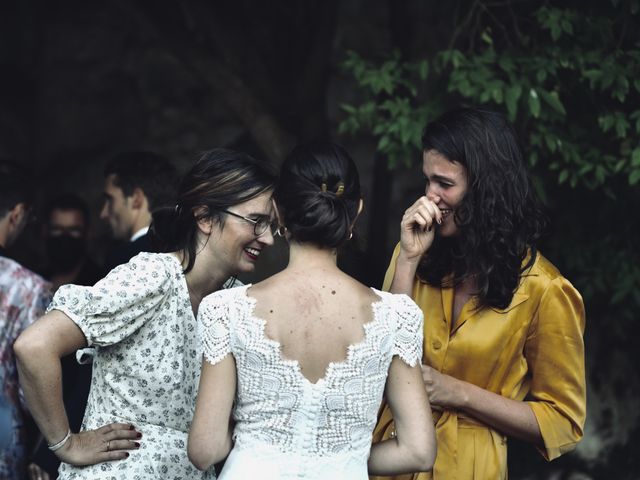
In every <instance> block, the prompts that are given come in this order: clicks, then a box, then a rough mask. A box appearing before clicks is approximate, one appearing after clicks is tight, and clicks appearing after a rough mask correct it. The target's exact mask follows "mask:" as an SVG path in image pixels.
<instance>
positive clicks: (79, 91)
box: [0, 0, 640, 479]
mask: <svg viewBox="0 0 640 480" xmlns="http://www.w3.org/2000/svg"><path fill="white" fill-rule="evenodd" d="M639 32H640V0H590V1H581V2H579V1H534V0H511V1H508V0H485V1H478V0H450V1H448V2H426V1H421V0H405V1H401V2H399V1H394V0H388V1H385V0H368V1H367V0H343V1H341V2H338V1H337V0H324V1H320V0H308V1H305V2H299V1H295V0H274V1H271V2H258V1H251V0H236V1H234V2H209V1H206V0H183V1H180V2H157V1H155V2H154V1H151V0H135V1H127V0H108V1H105V2H100V3H91V2H81V1H79V0H68V1H66V2H63V3H54V2H45V1H44V0H24V1H22V2H14V3H10V2H3V3H2V4H0V65H1V66H2V72H3V75H2V76H0V155H2V156H10V157H14V158H18V159H20V160H21V161H23V162H24V163H26V164H27V165H29V166H30V167H31V168H32V169H33V170H34V171H35V172H37V174H38V178H40V180H41V183H40V186H41V197H42V199H43V200H44V201H46V198H47V197H48V196H49V195H51V194H53V193H55V192H59V191H62V190H66V191H69V190H71V191H77V192H78V193H80V194H81V195H82V196H83V197H85V198H86V199H87V200H88V201H89V202H90V204H91V206H92V209H93V211H94V212H95V216H97V212H98V209H99V206H100V203H101V184H102V168H103V165H104V163H105V161H106V160H107V159H108V158H109V157H110V156H111V155H113V154H114V153H115V152H118V151H122V150H126V149H139V148H148V149H153V150H157V151H160V152H162V153H165V154H167V155H168V156H170V157H171V158H172V159H173V160H174V161H175V163H176V164H177V165H178V166H179V168H180V169H181V170H182V171H184V170H186V169H187V168H188V166H189V165H190V164H191V163H192V162H193V159H194V158H195V157H196V155H197V153H198V152H200V151H202V150H205V149H208V148H211V147H213V146H227V147H231V148H239V149H243V150H245V151H248V152H250V153H252V154H254V155H257V156H261V157H263V158H266V159H268V160H269V161H272V162H274V163H279V162H280V161H281V159H282V157H283V155H284V154H285V153H286V152H287V151H288V149H289V148H290V147H291V146H292V145H294V144H295V143H297V142H300V141H305V140H308V139H312V138H332V139H334V140H337V141H339V142H341V143H343V144H344V145H345V146H346V147H347V148H348V149H349V150H350V151H351V153H352V155H353V156H354V159H355V160H356V162H357V163H358V165H359V168H360V171H361V176H362V183H363V185H365V190H366V205H367V206H366V209H365V213H364V215H363V218H362V220H361V222H360V226H359V233H360V238H359V240H358V241H357V242H354V244H352V245H351V246H350V248H349V249H348V250H347V251H345V252H344V254H343V255H342V257H341V263H342V265H343V266H344V267H345V268H346V269H347V270H348V271H349V272H351V273H353V274H354V275H356V276H357V277H358V278H360V279H361V280H362V281H363V282H365V283H367V284H370V285H374V286H378V285H380V283H381V279H382V275H383V273H384V270H385V268H386V266H387V263H388V259H389V257H390V251H391V249H392V248H393V245H394V244H395V242H396V241H397V238H398V232H397V223H398V221H399V219H400V217H401V214H402V212H403V210H404V209H405V208H406V207H407V206H408V205H409V204H410V203H412V201H413V199H414V198H415V197H416V196H418V195H420V193H421V191H422V189H423V185H422V181H421V176H420V175H417V174H416V172H417V171H418V168H419V167H418V165H419V163H420V134H421V130H422V128H423V126H424V124H425V122H426V121H428V120H429V119H432V118H434V117H435V116H436V115H438V114H439V113H441V112H443V111H445V110H446V109H449V108H451V107H454V106H458V105H460V104H469V105H471V104H473V105H483V106H486V107H488V108H492V109H496V110H499V111H503V112H504V113H505V114H507V115H508V116H509V118H510V119H511V120H512V121H513V123H514V124H515V126H516V128H517V130H518V132H519V135H520V139H521V141H522V143H523V147H524V150H525V152H526V155H527V158H528V161H529V164H530V167H531V172H532V174H533V176H534V180H535V185H536V188H537V190H538V192H539V194H540V196H541V197H542V199H543V200H544V202H545V204H546V206H547V208H548V212H549V216H550V218H551V229H550V231H549V235H548V236H547V238H546V240H545V241H544V244H543V245H542V250H543V252H544V254H545V255H546V256H547V257H549V258H550V259H551V260H552V261H553V262H554V263H555V264H556V265H557V266H558V267H559V268H560V270H561V271H562V272H563V273H564V274H565V275H566V276H567V277H568V278H569V279H571V281H572V282H573V283H574V284H575V285H576V286H577V287H578V289H579V290H580V291H581V292H582V293H583V296H584V298H585V302H586V305H587V317H588V318H587V334H586V342H587V355H588V357H587V361H588V380H589V404H588V422H587V427H586V435H585V439H584V441H583V442H582V443H581V444H580V445H579V447H578V449H577V451H576V452H575V453H573V454H570V455H566V456H564V457H562V458H561V459H559V460H558V461H554V462H552V463H550V464H547V463H545V462H544V461H543V460H542V459H541V458H540V457H539V456H537V454H536V453H535V452H534V450H533V449H532V448H531V447H530V446H526V445H521V444H519V443H518V442H512V444H511V447H510V452H509V455H510V477H511V478H515V479H538V478H540V479H542V478H594V479H596V478H621V479H624V478H637V477H638V475H639V474H638V473H637V472H640V465H639V464H640V459H639V457H638V455H637V453H636V452H637V448H635V449H634V445H633V439H634V438H635V436H634V435H635V434H637V433H640V414H639V413H638V411H639V410H638V397H639V395H638V394H639V393H640V380H639V378H638V375H637V373H636V371H635V370H634V367H635V366H636V365H638V364H640V363H639V362H638V360H639V358H638V357H639V356H640V355H639V353H638V352H639V349H638V348H637V347H636V345H635V343H636V341H635V340H636V338H638V330H639V328H638V326H637V325H638V322H637V312H638V311H640V289H639V288H638V287H639V286H640V261H639V260H640V258H638V257H639V256H640V255H639V254H638V251H637V245H638V244H639V243H640V242H639V240H640V238H639V237H640V233H639V232H640V229H639V228H638V227H639V225H638V223H639V216H638V214H637V212H636V209H637V208H638V205H640V202H638V196H639V195H638V184H639V182H640V102H639V99H640V33H639ZM94 220H96V222H95V228H94V242H93V251H94V254H95V255H96V256H97V257H100V256H101V254H102V252H103V250H104V247H105V245H106V244H107V243H108V235H107V233H106V230H105V229H104V228H103V227H102V226H101V225H99V223H98V222H97V218H95V219H94ZM281 247H282V245H280V248H276V249H274V250H273V251H272V252H271V253H269V254H268V255H267V258H266V259H265V260H266V261H265V262H263V265H262V266H261V268H260V270H259V271H258V272H257V274H256V275H255V276H254V277H253V278H248V280H256V279H259V278H261V277H263V276H265V275H267V274H269V273H271V272H273V271H274V270H276V269H278V268H280V267H281V266H282V265H283V263H284V261H285V258H286V252H284V250H283V249H282V248H281ZM15 254H16V255H17V256H18V257H19V258H20V259H21V260H22V261H23V262H25V263H27V264H28V265H30V266H31V267H32V268H34V269H36V270H37V269H39V268H41V267H42V266H43V263H44V261H45V260H44V259H43V256H42V248H41V244H40V237H39V231H38V230H37V228H34V229H32V230H31V232H30V235H28V236H27V237H26V238H25V241H24V242H21V244H20V245H19V246H18V247H17V248H16V250H15Z"/></svg>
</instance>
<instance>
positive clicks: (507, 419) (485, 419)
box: [458, 381, 543, 445]
mask: <svg viewBox="0 0 640 480" xmlns="http://www.w3.org/2000/svg"><path fill="white" fill-rule="evenodd" d="M460 385H461V387H462V388H461V396H460V397H461V398H460V405H458V408H459V409H460V410H463V411H464V412H466V413H468V414H469V415H471V416H472V417H474V418H476V419H478V420H479V421H481V422H482V423H485V424H487V425H489V426H490V427H492V428H494V429H495V430H498V431H500V432H502V433H504V434H505V435H507V436H512V437H515V438H517V439H520V440H524V441H526V442H529V443H533V444H535V445H542V444H543V439H542V433H541V432H540V427H539V425H538V421H537V420H536V417H535V415H534V414H533V410H532V409H531V407H530V406H529V405H528V404H527V403H526V402H523V401H519V400H512V399H509V398H506V397H503V396H502V395H498V394H496V393H493V392H490V391H488V390H485V389H483V388H480V387H478V386H476V385H473V384H471V383H468V382H462V381H461V382H460Z"/></svg>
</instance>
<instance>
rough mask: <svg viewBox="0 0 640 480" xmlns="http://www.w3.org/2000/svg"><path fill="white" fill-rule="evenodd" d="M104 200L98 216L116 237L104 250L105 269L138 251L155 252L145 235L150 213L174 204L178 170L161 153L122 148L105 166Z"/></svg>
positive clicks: (118, 263)
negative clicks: (126, 150) (128, 150)
mask: <svg viewBox="0 0 640 480" xmlns="http://www.w3.org/2000/svg"><path fill="white" fill-rule="evenodd" d="M104 175H105V181H104V204H103V206H102V210H101V211H100V218H101V219H103V220H106V221H107V222H108V223H109V227H110V229H111V234H112V236H113V238H114V239H115V240H116V241H118V242H119V243H117V244H116V245H115V246H114V247H113V248H112V249H111V250H110V251H109V253H108V254H107V258H106V261H105V268H106V270H107V271H109V270H111V269H112V268H114V267H116V266H118V265H120V264H122V263H126V262H128V261H129V260H130V259H131V258H132V257H134V256H135V255H137V254H138V253H140V252H155V251H156V250H157V249H156V248H155V247H154V245H153V242H152V241H151V237H150V236H149V235H148V231H149V225H150V224H151V213H152V212H153V211H154V210H156V209H158V208H159V207H162V206H169V205H174V204H175V196H176V189H177V182H178V173H177V171H176V169H175V167H174V166H173V165H171V163H170V162H169V161H168V160H167V159H166V158H165V157H163V156H162V155H158V154H157V153H153V152H146V151H131V152H124V153H121V154H119V155H117V156H116V157H114V158H113V159H112V160H111V161H110V162H109V163H108V164H107V166H106V168H105V171H104Z"/></svg>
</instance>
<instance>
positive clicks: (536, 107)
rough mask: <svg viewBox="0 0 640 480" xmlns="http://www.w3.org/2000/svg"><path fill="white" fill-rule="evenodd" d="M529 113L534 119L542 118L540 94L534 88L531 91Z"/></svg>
mask: <svg viewBox="0 0 640 480" xmlns="http://www.w3.org/2000/svg"><path fill="white" fill-rule="evenodd" d="M529 111H530V112H531V115H533V117H534V118H538V117H539V116H540V99H539V98H538V93H537V92H536V91H535V90H534V89H533V88H532V89H531V90H529Z"/></svg>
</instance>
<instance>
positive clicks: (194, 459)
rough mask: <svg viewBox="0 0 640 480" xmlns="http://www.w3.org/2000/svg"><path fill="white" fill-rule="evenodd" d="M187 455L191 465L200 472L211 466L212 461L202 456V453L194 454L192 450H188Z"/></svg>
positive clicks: (206, 456)
mask: <svg viewBox="0 0 640 480" xmlns="http://www.w3.org/2000/svg"><path fill="white" fill-rule="evenodd" d="M187 454H188V456H189V461H190V462H191V464H192V465H193V466H194V467H196V468H197V469H198V470H200V471H201V472H204V471H205V470H207V469H208V468H209V467H210V466H211V465H213V460H210V459H209V458H208V455H205V454H203V452H194V451H193V449H191V448H189V450H188V452H187Z"/></svg>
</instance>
